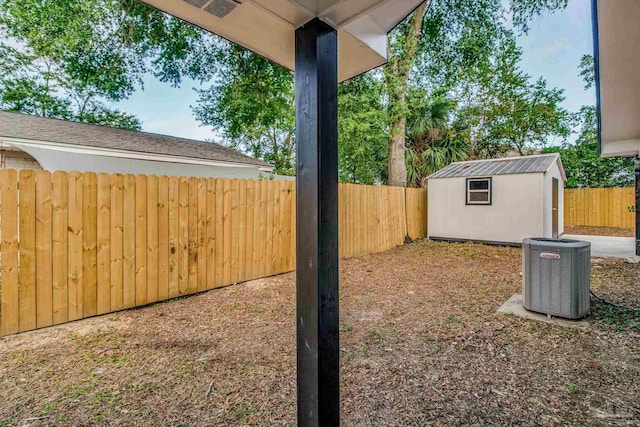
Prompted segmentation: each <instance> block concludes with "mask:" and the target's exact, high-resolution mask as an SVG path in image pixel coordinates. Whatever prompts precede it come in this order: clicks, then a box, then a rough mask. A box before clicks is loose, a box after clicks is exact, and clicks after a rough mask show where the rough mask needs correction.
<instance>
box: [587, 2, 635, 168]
mask: <svg viewBox="0 0 640 427" xmlns="http://www.w3.org/2000/svg"><path fill="white" fill-rule="evenodd" d="M591 10H592V25H593V52H594V72H595V75H594V77H595V89H596V115H597V122H598V124H597V126H598V127H597V138H598V153H599V154H600V155H601V156H603V157H612V156H621V157H633V156H637V155H639V154H640V77H638V68H640V59H639V57H638V55H637V46H638V44H639V43H640V28H639V27H638V21H639V20H640V2H638V1H637V0H617V1H611V0H606V1H603V0H591Z"/></svg>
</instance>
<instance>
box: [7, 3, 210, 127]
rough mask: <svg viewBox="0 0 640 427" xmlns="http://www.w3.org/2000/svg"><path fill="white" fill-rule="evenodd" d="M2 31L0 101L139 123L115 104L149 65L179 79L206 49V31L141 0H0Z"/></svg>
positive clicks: (34, 110)
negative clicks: (112, 105)
mask: <svg viewBox="0 0 640 427" xmlns="http://www.w3.org/2000/svg"><path fill="white" fill-rule="evenodd" d="M0 35H2V40H3V41H2V42H1V43H0V71H2V77H1V78H0V107H1V108H4V109H8V110H12V111H21V112H25V113H29V114H37V115H43V116H48V117H58V118H62V119H71V120H78V121H84V122H91V123H100V124H105V125H112V126H120V127H126V128H133V129H139V128H140V123H139V122H138V120H137V119H136V118H135V117H133V116H131V115H130V114H126V113H124V112H121V111H118V110H117V109H114V108H111V107H109V103H110V102H113V101H119V100H122V99H124V98H127V97H128V96H130V95H131V94H132V93H133V91H134V90H136V88H137V87H140V86H141V84H142V76H143V75H144V74H145V73H147V72H149V71H154V72H155V73H156V74H157V75H158V77H159V78H161V79H163V80H166V81H171V82H173V83H176V82H177V81H178V80H179V76H180V75H181V74H182V73H184V71H185V68H184V67H186V64H189V65H188V67H189V69H191V70H195V69H196V68H197V67H198V66H199V65H202V64H200V63H199V58H201V57H202V53H203V52H206V51H207V49H208V44H206V43H204V42H203V41H204V37H205V35H204V32H202V31H200V30H198V29H196V28H195V27H193V26H192V25H189V24H186V23H184V22H182V21H180V20H177V19H174V18H170V17H168V16H167V15H165V14H163V13H161V12H158V11H156V10H154V9H152V8H149V7H147V6H146V5H143V4H141V3H139V2H137V1H135V0H68V1H58V0H1V1H0ZM181 67H182V68H181ZM202 68H203V69H204V67H202Z"/></svg>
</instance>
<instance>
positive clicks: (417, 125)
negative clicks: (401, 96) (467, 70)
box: [406, 89, 471, 187]
mask: <svg viewBox="0 0 640 427" xmlns="http://www.w3.org/2000/svg"><path fill="white" fill-rule="evenodd" d="M409 105H411V107H412V108H411V109H410V111H409V115H408V119H407V151H406V158H407V178H408V184H409V185H410V186H414V187H424V186H426V184H427V177H428V176H429V175H430V174H432V173H434V172H436V171H438V170H439V169H441V168H443V167H445V166H446V165H448V164H450V163H452V162H457V161H461V160H465V159H466V158H467V157H468V155H469V153H470V151H471V146H470V145H469V143H468V142H467V141H466V140H465V139H463V138H459V137H458V134H457V132H456V129H455V128H450V125H449V121H450V116H451V114H452V112H453V110H454V102H453V101H451V100H450V99H448V98H446V97H445V96H428V94H427V93H426V91H425V90H423V89H413V90H412V91H411V92H409Z"/></svg>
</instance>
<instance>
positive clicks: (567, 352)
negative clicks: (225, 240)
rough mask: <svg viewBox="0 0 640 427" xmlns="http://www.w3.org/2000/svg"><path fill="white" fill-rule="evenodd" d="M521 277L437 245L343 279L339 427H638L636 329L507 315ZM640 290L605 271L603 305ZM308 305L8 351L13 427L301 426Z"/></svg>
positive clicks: (616, 317)
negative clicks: (298, 322) (302, 323)
mask: <svg viewBox="0 0 640 427" xmlns="http://www.w3.org/2000/svg"><path fill="white" fill-rule="evenodd" d="M520 262H521V259H520V251H519V250H518V249H513V248H498V247H485V246H480V245H472V244H457V245H450V244H446V243H429V242H420V243H416V244H411V245H406V246H404V247H401V248H397V249H395V250H393V251H390V252H387V253H383V254H376V255H371V256H365V257H361V258H356V259H350V260H344V261H342V263H341V270H340V274H341V301H340V304H341V312H342V316H341V343H340V349H341V356H342V359H341V375H342V377H341V385H342V411H343V424H344V425H349V426H352V425H355V426H397V425H408V426H424V425H431V424H433V425H438V426H440V425H442V426H445V425H478V426H479V425H543V426H551V425H573V426H584V425H590V426H592V425H594V426H605V425H633V424H637V423H638V420H639V419H640V381H638V379H639V378H640V357H639V356H638V355H639V354H640V335H639V333H638V329H637V328H636V327H634V326H633V325H632V324H631V323H630V322H632V321H633V320H630V319H629V318H628V316H627V317H625V316H626V315H620V314H616V313H607V312H603V311H602V310H601V308H600V307H599V305H598V304H595V302H594V314H593V315H592V317H591V318H590V319H589V320H590V321H591V322H592V323H594V325H596V327H594V328H593V329H591V330H589V331H579V330H574V329H563V328H560V327H557V326H553V325H549V324H545V323H537V322H531V321H526V320H523V319H519V318H515V317H512V316H505V315H500V314H497V313H495V310H496V309H497V307H498V306H500V304H502V303H503V302H504V301H506V300H507V299H508V298H509V297H510V296H511V295H512V294H513V293H515V292H518V291H519V289H520V286H521V277H520ZM639 274H640V265H638V264H636V265H632V264H628V263H625V262H623V261H611V260H605V261H599V262H598V263H597V264H594V268H593V288H594V291H595V292H596V293H598V294H599V295H601V296H603V297H604V298H606V299H609V300H612V301H614V302H617V303H620V304H623V305H626V306H629V307H637V306H639V305H640V304H639V302H640V301H639V299H640V292H638V290H639V289H638V288H639V287H640V277H639ZM294 292H295V278H294V275H293V274H286V275H282V276H277V277H273V278H269V279H263V280H258V281H253V282H249V283H245V284H240V285H237V286H232V287H228V288H224V289H219V290H216V291H211V292H208V293H206V294H202V295H198V296H194V297H190V298H182V299H179V300H175V301H172V302H167V303H161V304H156V305H153V306H150V307H145V308H142V309H138V310H130V311H126V312H121V313H118V314H117V315H110V316H104V317H100V318H94V319H88V320H83V321H80V322H76V323H72V324H68V325H63V326H61V327H55V328H49V329H45V330H40V331H34V332H31V333H26V334H21V335H17V336H13V337H7V338H4V339H1V340H0V378H2V381H0V425H89V424H95V425H122V426H125V425H126V426H128V425H150V426H151V425H216V426H225V425H264V426H292V425H295V400H296V398H295V304H294V298H295V295H294Z"/></svg>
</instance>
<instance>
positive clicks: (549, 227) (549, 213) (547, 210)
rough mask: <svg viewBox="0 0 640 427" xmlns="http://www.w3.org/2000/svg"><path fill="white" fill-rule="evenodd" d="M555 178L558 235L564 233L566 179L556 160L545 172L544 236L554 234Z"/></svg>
mask: <svg viewBox="0 0 640 427" xmlns="http://www.w3.org/2000/svg"><path fill="white" fill-rule="evenodd" d="M553 178H557V179H558V236H560V235H562V233H564V179H563V177H562V173H561V172H560V168H559V167H558V163H557V162H554V163H553V166H551V168H549V170H548V171H547V172H546V173H545V174H544V237H551V236H552V234H553Z"/></svg>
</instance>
